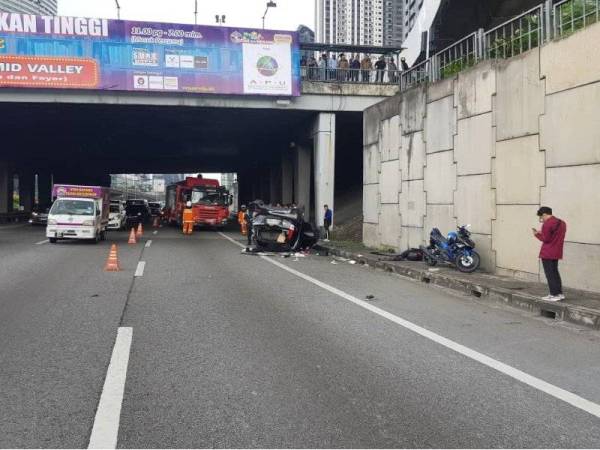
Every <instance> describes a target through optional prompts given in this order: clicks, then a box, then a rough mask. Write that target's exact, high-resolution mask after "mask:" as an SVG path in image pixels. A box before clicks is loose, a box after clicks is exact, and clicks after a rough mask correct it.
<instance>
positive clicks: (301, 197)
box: [294, 145, 311, 221]
mask: <svg viewBox="0 0 600 450" xmlns="http://www.w3.org/2000/svg"><path fill="white" fill-rule="evenodd" d="M295 157H296V158H295V163H294V203H296V205H298V206H299V207H301V208H304V214H305V219H306V220H308V221H309V220H310V218H311V205H310V180H311V178H310V171H311V149H310V148H309V147H306V146H303V145H299V146H298V147H297V151H296V154H295Z"/></svg>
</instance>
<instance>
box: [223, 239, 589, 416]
mask: <svg viewBox="0 0 600 450" xmlns="http://www.w3.org/2000/svg"><path fill="white" fill-rule="evenodd" d="M219 234H220V235H221V236H223V237H224V238H225V239H227V240H228V241H230V242H232V243H233V244H235V245H237V246H239V247H241V248H246V246H245V245H243V244H241V243H240V242H238V241H236V240H235V239H232V238H230V237H229V236H227V235H225V234H223V233H219ZM260 258H262V259H264V260H265V261H267V262H269V263H271V264H273V265H275V266H277V267H279V268H281V269H283V270H285V271H287V272H289V273H291V274H293V275H296V276H297V277H299V278H302V279H303V280H306V281H308V282H310V283H312V284H314V285H316V286H319V287H320V288H323V289H325V290H326V291H329V292H331V293H332V294H335V295H337V296H339V297H341V298H343V299H345V300H348V301H349V302H352V303H354V304H355V305H358V306H360V307H361V308H364V309H366V310H368V311H371V312H372V313H375V314H377V315H379V316H381V317H384V318H386V319H388V320H390V321H392V322H394V323H396V324H398V325H400V326H402V327H404V328H406V329H408V330H410V331H412V332H414V333H416V334H418V335H420V336H423V337H424V338H427V339H429V340H431V341H433V342H435V343H437V344H439V345H442V346H444V347H446V348H448V349H450V350H453V351H455V352H457V353H460V354H461V355H463V356H466V357H467V358H471V359H472V360H474V361H477V362H479V363H481V364H483V365H485V366H488V367H490V368H492V369H494V370H497V371H498V372H501V373H503V374H505V375H508V376H509V377H511V378H514V379H515V380H518V381H520V382H522V383H525V384H527V385H528V386H531V387H533V388H535V389H538V390H540V391H542V392H545V393H546V394H548V395H551V396H552V397H555V398H557V399H559V400H562V401H564V402H566V403H568V404H570V405H572V406H574V407H576V408H579V409H581V410H582V411H585V412H587V413H589V414H591V415H593V416H596V417H598V418H600V405H599V404H597V403H594V402H591V401H589V400H587V399H585V398H583V397H580V396H578V395H576V394H573V393H572V392H569V391H567V390H565V389H562V388H560V387H558V386H555V385H553V384H550V383H547V382H546V381H544V380H541V379H539V378H537V377H534V376H533V375H529V374H528V373H525V372H523V371H521V370H519V369H516V368H514V367H512V366H509V365H508V364H504V363H503V362H500V361H498V360H496V359H493V358H491V357H489V356H487V355H484V354H483V353H479V352H477V351H475V350H472V349H470V348H468V347H465V346H464V345H462V344H459V343H458V342H454V341H452V340H450V339H447V338H445V337H443V336H440V335H439V334H436V333H434V332H432V331H429V330H427V329H425V328H423V327H420V326H419V325H416V324H414V323H412V322H409V321H408V320H405V319H402V318H400V317H398V316H396V315H394V314H392V313H390V312H387V311H385V310H383V309H381V308H378V307H376V306H373V305H371V304H369V303H367V302H365V301H363V300H360V299H358V298H356V297H354V296H352V295H350V294H348V293H346V292H344V291H341V290H339V289H337V288H335V287H333V286H330V285H328V284H326V283H324V282H322V281H319V280H317V279H316V278H313V277H311V276H309V275H306V274H304V273H302V272H299V271H297V270H294V269H292V268H291V267H288V266H286V265H285V264H282V263H280V262H278V261H275V260H274V259H272V258H269V257H267V256H260Z"/></svg>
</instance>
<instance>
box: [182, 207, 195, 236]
mask: <svg viewBox="0 0 600 450" xmlns="http://www.w3.org/2000/svg"><path fill="white" fill-rule="evenodd" d="M193 231H194V210H193V209H192V202H190V201H188V202H187V203H186V204H185V209H184V210H183V234H192V232H193Z"/></svg>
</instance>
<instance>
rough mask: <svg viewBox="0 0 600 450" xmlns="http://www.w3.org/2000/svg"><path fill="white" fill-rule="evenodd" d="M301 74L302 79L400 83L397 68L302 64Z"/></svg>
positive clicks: (358, 82) (357, 82)
mask: <svg viewBox="0 0 600 450" xmlns="http://www.w3.org/2000/svg"><path fill="white" fill-rule="evenodd" d="M300 75H301V78H302V81H318V82H322V83H354V84H377V83H379V84H398V83H399V81H400V71H399V70H397V69H392V70H390V69H383V70H377V69H339V68H337V69H326V68H321V67H310V66H301V67H300Z"/></svg>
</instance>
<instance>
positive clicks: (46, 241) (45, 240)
mask: <svg viewBox="0 0 600 450" xmlns="http://www.w3.org/2000/svg"><path fill="white" fill-rule="evenodd" d="M48 242H50V241H49V240H48V239H44V240H43V241H40V242H36V243H35V245H44V244H47V243H48Z"/></svg>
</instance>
